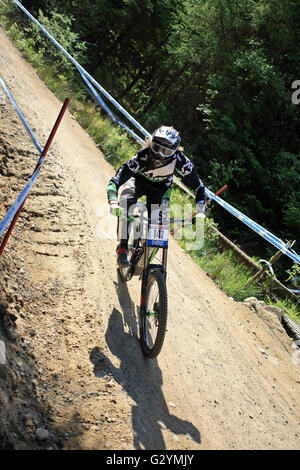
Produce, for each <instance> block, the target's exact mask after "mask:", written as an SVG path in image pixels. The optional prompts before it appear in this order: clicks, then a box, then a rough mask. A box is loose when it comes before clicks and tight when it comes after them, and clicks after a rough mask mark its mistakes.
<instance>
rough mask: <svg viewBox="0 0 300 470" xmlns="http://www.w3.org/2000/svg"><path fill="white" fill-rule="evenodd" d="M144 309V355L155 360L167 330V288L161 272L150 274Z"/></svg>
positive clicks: (142, 332) (142, 338) (142, 336)
mask: <svg viewBox="0 0 300 470" xmlns="http://www.w3.org/2000/svg"><path fill="white" fill-rule="evenodd" d="M146 282H147V287H146V295H145V299H144V304H143V308H142V311H143V312H142V313H143V317H142V331H141V341H142V348H143V352H144V354H145V355H146V356H147V357H148V358H150V359H153V358H154V357H156V356H158V354H159V353H160V351H161V348H162V345H163V342H164V339H165V334H166V328H167V312H168V306H167V288H166V282H165V279H164V276H163V275H162V273H161V272H160V271H159V270H155V271H152V272H150V274H149V276H148V278H147V281H146Z"/></svg>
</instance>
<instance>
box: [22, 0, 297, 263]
mask: <svg viewBox="0 0 300 470" xmlns="http://www.w3.org/2000/svg"><path fill="white" fill-rule="evenodd" d="M14 2H15V3H16V5H18V6H19V7H20V8H21V10H23V11H24V13H25V14H26V15H27V16H28V17H29V18H30V19H31V20H32V21H33V22H34V23H35V24H36V25H37V26H38V27H39V28H40V29H41V30H42V31H43V32H44V34H45V35H46V36H47V37H48V38H49V39H50V40H51V41H52V42H53V43H54V44H55V45H56V46H57V47H58V48H59V49H60V50H61V51H62V52H63V53H64V54H65V55H66V57H68V59H69V60H70V61H71V62H72V63H73V64H74V65H75V66H76V68H77V69H78V71H79V72H80V73H81V76H82V77H83V78H84V80H85V82H86V83H87V85H88V86H89V88H90V90H91V91H92V92H93V93H94V95H95V97H96V98H97V100H98V101H99V103H100V104H101V106H103V107H104V109H105V110H106V111H107V112H108V114H109V115H110V117H111V118H112V119H113V120H115V122H118V120H117V118H116V117H115V116H114V115H113V113H111V111H110V110H109V109H108V108H107V106H106V105H105V103H104V102H103V100H102V99H101V98H100V96H99V95H98V93H96V92H95V89H94V88H93V87H92V85H91V83H93V85H94V86H95V87H96V88H98V90H99V91H100V92H101V93H103V95H104V96H105V97H106V98H107V99H108V100H109V101H111V103H113V104H114V105H115V107H116V108H117V109H118V110H119V111H120V112H121V113H123V114H124V116H125V117H126V118H127V119H128V120H129V121H130V122H131V123H132V124H133V125H134V126H135V127H136V128H137V129H138V130H139V131H140V132H142V134H143V135H144V136H145V137H151V134H150V133H149V132H148V131H147V130H146V129H144V128H143V127H142V126H141V125H140V124H139V123H138V122H137V121H136V120H135V119H134V118H133V117H132V116H131V115H130V114H129V113H128V112H127V111H126V110H125V109H124V108H123V107H122V106H121V105H120V104H119V103H118V102H117V101H116V100H115V99H114V98H113V97H112V96H111V95H110V94H109V93H108V92H107V91H106V90H105V89H104V88H103V87H102V86H101V85H99V83H98V82H96V80H95V79H94V78H93V77H92V76H91V75H90V74H89V73H88V72H86V70H84V68H83V67H81V65H80V64H79V63H78V62H77V61H76V60H75V59H74V58H73V57H72V56H71V55H70V54H69V53H68V52H67V51H66V50H65V49H64V48H63V47H62V46H61V45H60V44H59V43H58V42H57V41H56V39H54V38H53V37H52V36H51V34H49V33H48V31H47V30H46V29H45V28H44V27H43V26H42V25H41V24H40V23H39V22H38V21H37V20H36V19H35V18H34V17H33V16H32V15H31V14H30V13H29V12H28V11H27V10H26V9H25V8H24V7H23V5H22V4H21V3H20V2H19V1H18V0H14ZM89 82H91V83H89ZM118 123H119V124H120V122H118ZM121 125H122V126H123V127H124V128H125V129H126V130H128V131H129V132H130V133H131V135H133V136H134V137H135V139H136V140H138V141H139V142H140V143H142V142H143V140H142V139H141V138H140V137H138V136H137V135H136V134H134V133H133V131H130V130H129V129H128V127H127V126H125V125H124V124H123V123H122V124H121ZM206 194H207V196H208V197H209V198H210V199H213V200H215V201H216V202H217V203H218V204H219V205H221V206H222V207H223V208H224V209H226V210H227V211H228V212H230V213H231V214H232V215H234V216H235V217H237V218H238V219H239V220H240V221H241V222H243V223H244V224H246V225H247V226H248V227H250V228H251V229H252V230H254V231H255V232H256V233H258V234H259V235H260V236H261V237H263V238H264V239H265V240H267V241H268V242H269V243H271V244H272V245H274V246H275V247H276V248H278V249H279V250H280V251H282V252H283V253H284V254H285V255H287V256H289V257H290V258H291V259H292V260H293V261H296V263H298V264H300V257H299V256H298V255H297V253H296V252H295V251H294V250H291V249H290V246H289V245H288V244H285V243H284V242H283V241H282V240H280V239H279V238H277V237H276V236H275V235H273V234H272V233H271V232H269V231H268V230H266V229H265V228H263V227H261V226H260V225H259V224H257V223H256V222H254V221H253V220H251V219H249V217H247V216H245V215H244V214H242V213H241V212H240V211H238V210H237V209H235V208H234V207H232V206H231V205H230V204H228V203H227V202H225V201H223V199H221V198H220V197H219V196H215V195H214V194H213V193H212V192H211V191H209V190H208V189H206Z"/></svg>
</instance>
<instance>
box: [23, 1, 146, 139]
mask: <svg viewBox="0 0 300 470" xmlns="http://www.w3.org/2000/svg"><path fill="white" fill-rule="evenodd" d="M14 2H15V4H16V5H18V7H20V8H21V10H23V11H24V13H25V14H26V15H27V16H28V17H29V18H30V19H31V20H32V21H33V22H34V23H35V24H36V25H37V26H38V27H39V28H40V29H41V30H42V31H43V33H44V34H45V35H46V36H47V37H48V38H49V39H50V40H51V41H52V42H53V43H54V44H55V45H56V46H57V47H58V48H59V49H60V50H61V51H62V52H63V53H64V54H65V56H66V57H68V59H69V60H70V61H71V62H72V63H73V64H74V65H75V66H76V67H77V69H78V70H80V72H82V73H83V74H84V75H85V76H86V77H87V78H88V79H89V80H90V81H91V82H92V83H93V85H94V86H95V87H96V88H98V90H99V91H100V92H101V93H103V95H104V96H106V98H108V99H109V100H110V101H111V102H112V103H113V104H114V105H115V107H116V108H117V109H118V110H119V111H120V112H121V113H122V114H124V116H126V118H127V119H128V120H129V121H130V122H131V123H132V124H134V125H135V127H136V128H137V129H139V131H140V132H142V134H143V135H144V136H146V137H150V136H151V134H149V132H148V131H146V129H144V127H142V126H141V125H140V124H139V123H138V122H137V121H136V120H135V119H134V118H133V117H132V116H131V115H130V114H129V113H128V112H127V111H126V110H125V109H124V108H123V107H122V106H121V105H120V104H119V103H118V102H117V101H116V100H115V99H114V98H113V97H112V96H111V95H110V94H109V93H108V92H107V91H106V90H105V89H104V88H103V87H102V86H101V85H100V84H99V83H98V82H96V80H95V79H94V78H93V77H92V76H91V75H90V74H89V73H88V72H87V71H86V70H85V69H84V68H83V67H81V65H80V64H79V63H78V62H77V61H76V60H75V59H74V58H73V57H72V56H71V55H70V54H69V53H68V52H67V51H66V50H65V49H64V48H63V47H62V46H61V45H60V44H59V42H57V41H56V39H54V37H53V36H51V34H49V33H48V31H47V30H46V29H45V28H44V27H43V26H42V25H41V24H40V23H39V22H38V21H37V20H36V19H35V18H34V17H33V16H32V15H31V14H30V13H29V11H27V10H26V8H24V7H23V5H22V4H21V3H20V2H19V1H18V0H14Z"/></svg>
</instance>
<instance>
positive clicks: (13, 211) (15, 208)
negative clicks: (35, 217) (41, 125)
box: [0, 77, 69, 256]
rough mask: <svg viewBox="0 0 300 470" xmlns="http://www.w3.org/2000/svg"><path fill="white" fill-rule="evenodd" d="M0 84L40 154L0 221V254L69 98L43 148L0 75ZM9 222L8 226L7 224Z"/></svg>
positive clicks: (39, 169) (36, 175)
mask: <svg viewBox="0 0 300 470" xmlns="http://www.w3.org/2000/svg"><path fill="white" fill-rule="evenodd" d="M0 84H1V86H2V88H3V89H4V91H5V92H6V94H7V96H8V98H9V99H10V101H11V103H12V105H13V106H14V108H15V110H16V111H17V113H18V115H19V117H20V119H21V121H22V123H23V125H24V127H25V129H26V131H27V133H28V135H29V136H30V138H31V140H32V142H33V143H34V145H35V147H36V149H37V150H38V152H39V154H40V158H39V160H38V162H37V164H36V167H35V169H34V172H33V174H32V176H31V178H30V180H29V181H28V183H27V184H26V185H25V187H24V189H23V190H22V191H21V193H20V194H19V196H18V197H17V199H16V201H15V202H14V203H13V205H12V206H11V207H10V209H9V210H8V211H7V213H6V214H5V216H4V218H3V219H2V220H1V221H0V237H1V236H2V235H3V233H4V232H5V230H6V229H7V228H8V230H7V232H6V234H5V237H4V239H3V240H2V243H1V245H0V256H1V255H2V253H3V251H4V249H5V246H6V244H7V241H8V239H9V237H10V235H11V233H12V230H13V228H14V226H15V223H16V221H17V219H18V217H19V215H20V212H21V210H22V208H23V206H24V204H25V202H26V199H27V196H28V194H29V192H30V190H31V188H32V186H33V185H34V183H35V181H36V179H37V177H38V176H39V173H40V171H41V168H42V165H43V163H44V161H45V157H46V155H47V152H48V150H49V148H50V145H51V143H52V140H53V138H54V135H55V133H56V131H57V129H58V126H59V124H60V122H61V120H62V117H63V115H64V113H65V110H66V109H67V107H68V104H69V99H68V98H67V99H66V100H65V102H64V104H63V107H62V109H61V111H60V113H59V115H58V118H57V120H56V122H55V124H54V126H53V129H52V131H51V133H50V135H49V137H48V140H47V142H46V145H45V147H44V149H42V147H41V146H40V144H39V142H38V140H37V138H36V137H35V135H34V133H33V132H32V130H31V128H30V126H29V124H28V122H27V121H26V119H25V117H24V115H23V114H22V112H21V110H20V108H19V107H18V105H17V103H16V101H15V100H14V98H13V96H12V94H11V92H10V91H9V89H8V88H7V86H6V84H5V82H4V80H3V78H2V77H0ZM9 224H10V226H9Z"/></svg>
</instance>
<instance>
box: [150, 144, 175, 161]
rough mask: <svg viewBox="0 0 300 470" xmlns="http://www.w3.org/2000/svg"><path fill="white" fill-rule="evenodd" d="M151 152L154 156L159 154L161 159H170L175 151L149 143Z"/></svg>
mask: <svg viewBox="0 0 300 470" xmlns="http://www.w3.org/2000/svg"><path fill="white" fill-rule="evenodd" d="M151 150H152V152H154V153H155V154H159V155H160V156H161V157H163V158H168V157H171V156H172V155H173V154H174V153H175V152H176V150H173V149H168V148H167V147H163V146H162V145H159V144H157V143H156V142H151Z"/></svg>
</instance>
